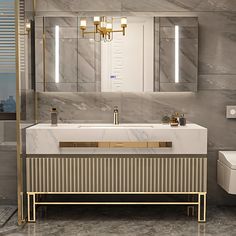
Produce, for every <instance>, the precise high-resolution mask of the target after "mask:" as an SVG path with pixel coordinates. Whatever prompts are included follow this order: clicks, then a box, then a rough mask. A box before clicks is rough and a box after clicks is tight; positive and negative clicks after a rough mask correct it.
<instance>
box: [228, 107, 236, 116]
mask: <svg viewBox="0 0 236 236" xmlns="http://www.w3.org/2000/svg"><path fill="white" fill-rule="evenodd" d="M226 118H228V119H233V118H234V119H236V106H226Z"/></svg>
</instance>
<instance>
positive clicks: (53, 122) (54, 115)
mask: <svg viewBox="0 0 236 236" xmlns="http://www.w3.org/2000/svg"><path fill="white" fill-rule="evenodd" d="M51 125H52V126H57V109H56V108H55V107H53V108H52V110H51Z"/></svg>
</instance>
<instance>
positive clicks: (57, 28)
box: [55, 25, 60, 83]
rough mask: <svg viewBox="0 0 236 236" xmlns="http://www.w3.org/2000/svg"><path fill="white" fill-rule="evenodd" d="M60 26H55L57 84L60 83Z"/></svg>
mask: <svg viewBox="0 0 236 236" xmlns="http://www.w3.org/2000/svg"><path fill="white" fill-rule="evenodd" d="M59 54H60V51H59V25H56V26H55V83H59V75H60V73H59Z"/></svg>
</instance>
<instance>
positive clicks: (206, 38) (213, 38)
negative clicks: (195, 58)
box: [198, 12, 236, 75]
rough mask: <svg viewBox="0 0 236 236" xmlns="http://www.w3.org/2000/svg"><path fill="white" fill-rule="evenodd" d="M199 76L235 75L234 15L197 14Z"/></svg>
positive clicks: (235, 31) (235, 29)
mask: <svg viewBox="0 0 236 236" xmlns="http://www.w3.org/2000/svg"><path fill="white" fill-rule="evenodd" d="M198 16H199V18H198V20H199V74H201V75H206V74H236V67H235V61H236V14H235V13H226V12H224V13H213V12H209V13H207V14H206V13H199V14H198Z"/></svg>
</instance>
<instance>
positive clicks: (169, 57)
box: [156, 17, 198, 92]
mask: <svg viewBox="0 0 236 236" xmlns="http://www.w3.org/2000/svg"><path fill="white" fill-rule="evenodd" d="M156 43H157V44H158V45H159V56H158V55H157V57H159V63H160V64H159V91H161V92H181V91H191V92H195V91H197V76H198V20H197V18H195V17H161V18H159V40H158V42H156Z"/></svg>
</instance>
